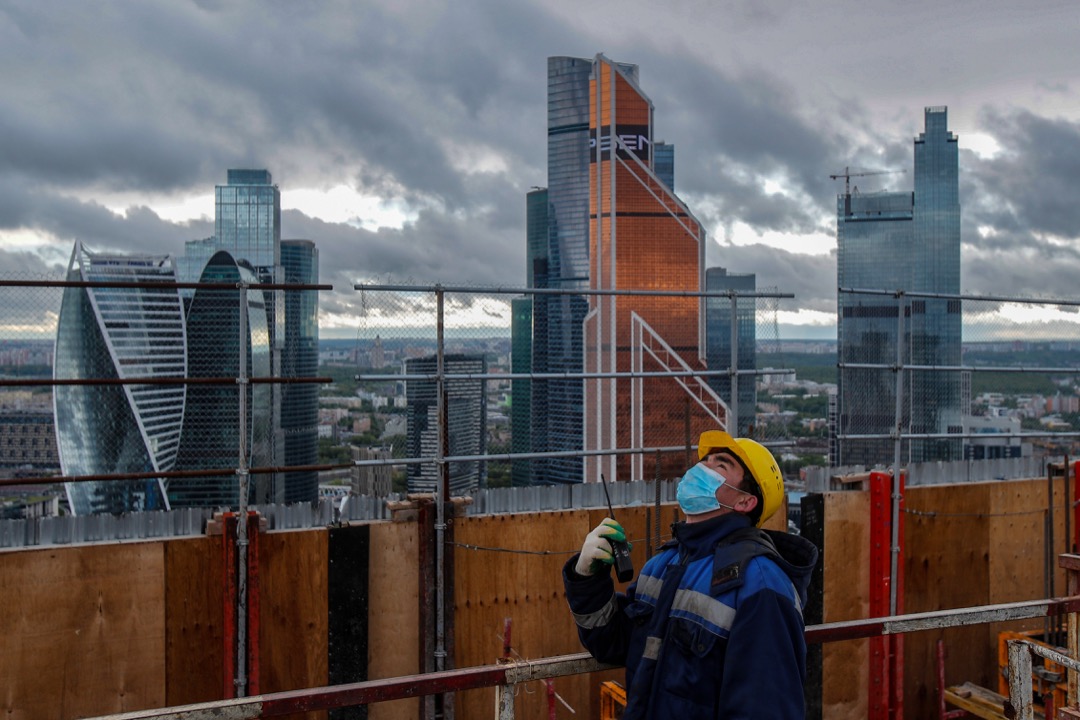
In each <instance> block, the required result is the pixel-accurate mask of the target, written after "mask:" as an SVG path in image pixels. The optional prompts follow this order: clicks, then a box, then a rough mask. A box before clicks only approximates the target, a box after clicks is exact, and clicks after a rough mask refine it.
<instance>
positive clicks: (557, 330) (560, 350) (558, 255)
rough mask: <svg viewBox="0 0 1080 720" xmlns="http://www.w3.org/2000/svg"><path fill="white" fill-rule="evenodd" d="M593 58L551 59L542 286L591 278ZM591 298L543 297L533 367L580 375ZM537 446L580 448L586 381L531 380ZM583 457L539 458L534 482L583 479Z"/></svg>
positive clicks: (536, 317) (579, 284) (536, 312)
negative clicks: (590, 164) (588, 301)
mask: <svg viewBox="0 0 1080 720" xmlns="http://www.w3.org/2000/svg"><path fill="white" fill-rule="evenodd" d="M591 73H592V61H591V60H586V59H583V58H573V57H551V58H548V130H547V138H548V187H547V192H546V196H547V210H546V213H544V218H543V222H544V224H545V225H546V228H547V248H546V252H545V253H544V254H543V255H541V254H540V253H537V257H538V258H540V259H541V262H542V265H543V270H545V271H546V272H538V271H537V270H540V269H541V268H540V267H539V266H535V265H534V271H533V272H534V282H535V287H538V288H562V289H576V288H585V287H588V283H589V174H588V168H589V75H590V74H591ZM587 310H588V304H587V303H586V301H585V298H584V297H583V296H580V295H538V296H535V300H534V309H533V363H532V366H533V372H537V373H544V372H548V373H556V372H563V373H571V374H573V373H580V372H581V371H582V358H583V346H582V338H581V323H582V321H583V320H584V319H585V313H586V312H587ZM532 397H533V412H532V420H533V426H532V444H533V450H535V451H538V452H554V451H566V450H580V449H581V447H582V445H581V442H582V384H581V380H540V381H536V382H534V384H533V392H532ZM581 473H582V464H581V459H580V458H551V459H545V460H538V461H534V462H533V481H534V482H543V483H576V482H581Z"/></svg>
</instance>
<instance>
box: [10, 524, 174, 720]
mask: <svg viewBox="0 0 1080 720" xmlns="http://www.w3.org/2000/svg"><path fill="white" fill-rule="evenodd" d="M164 578H165V573H164V550H163V544H162V543H159V542H158V543H130V544H111V545H86V546H79V547H66V548H49V549H43V550H29V551H11V552H4V553H0V608H2V612H3V618H4V624H3V631H2V632H0V703H2V712H3V714H4V716H5V717H6V718H10V719H11V720H37V719H38V718H72V717H77V716H81V715H104V714H107V713H119V712H125V711H129V710H141V709H145V708H153V707H161V706H162V705H164V704H165V612H164V607H165V606H164V590H165V588H164Z"/></svg>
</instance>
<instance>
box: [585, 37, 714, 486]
mask: <svg viewBox="0 0 1080 720" xmlns="http://www.w3.org/2000/svg"><path fill="white" fill-rule="evenodd" d="M624 67H625V66H622V65H620V64H618V63H614V62H612V61H611V60H609V59H607V58H606V57H604V56H603V55H597V56H596V58H595V60H594V62H593V71H592V77H591V78H590V81H589V90H590V98H589V132H590V158H589V160H590V163H589V287H590V289H592V290H620V291H631V292H635V293H639V294H633V295H603V294H597V295H590V296H589V311H588V315H587V316H586V318H585V324H584V368H585V372H586V373H603V374H611V373H627V372H631V371H634V372H644V373H663V372H674V373H685V372H688V371H691V370H703V369H705V302H704V298H701V297H696V296H688V297H672V296H658V295H650V294H649V293H650V292H657V291H678V292H691V293H696V292H701V291H703V290H704V288H705V230H704V228H703V227H702V226H701V223H700V222H698V220H697V219H696V218H695V217H694V216H693V214H692V213H691V212H690V210H689V209H688V208H687V207H686V205H684V204H683V203H682V201H680V200H679V199H678V198H677V197H676V196H675V194H674V193H673V192H672V190H671V189H670V187H669V186H668V184H666V183H665V182H663V181H661V179H660V178H659V177H658V176H657V174H656V172H655V171H654V169H653V160H654V155H653V134H652V125H653V105H652V102H651V101H650V100H649V98H648V97H647V96H646V95H645V94H644V93H643V92H642V91H641V89H640V87H638V84H637V82H636V78H635V77H634V76H632V75H630V74H628V73H626V72H625V71H624ZM727 414H728V411H727V407H726V405H725V404H724V403H723V401H722V400H721V399H720V398H719V396H717V395H716V393H715V392H714V391H713V390H712V389H711V388H710V387H709V385H708V383H707V382H706V381H705V379H704V378H701V379H698V378H692V377H689V376H685V375H684V376H680V377H656V376H650V377H635V378H626V377H604V378H599V379H587V380H586V381H585V392H584V435H585V437H584V442H585V449H586V451H596V450H604V449H610V448H623V449H625V448H665V447H667V448H672V447H679V448H687V449H688V450H689V447H690V446H691V445H693V444H694V443H696V442H697V437H698V434H699V433H700V432H701V431H703V430H706V429H710V428H724V427H726V425H727ZM658 457H660V458H661V460H660V462H661V467H660V472H661V475H662V477H665V478H671V477H676V476H678V475H681V474H682V473H683V472H684V471H685V469H686V467H687V465H688V464H689V463H691V462H694V461H696V460H697V455H696V453H693V454H691V453H690V452H686V453H672V452H665V453H661V454H659V455H658ZM653 458H654V455H653V454H652V453H649V454H647V455H645V456H642V455H629V456H628V455H622V456H614V455H612V456H603V455H600V456H591V457H589V458H588V459H587V461H586V465H585V480H586V481H595V480H598V479H599V474H600V473H601V472H602V473H604V474H605V477H606V478H607V479H608V480H613V479H622V480H629V479H642V478H651V477H653V474H654V472H655V461H654V460H653Z"/></svg>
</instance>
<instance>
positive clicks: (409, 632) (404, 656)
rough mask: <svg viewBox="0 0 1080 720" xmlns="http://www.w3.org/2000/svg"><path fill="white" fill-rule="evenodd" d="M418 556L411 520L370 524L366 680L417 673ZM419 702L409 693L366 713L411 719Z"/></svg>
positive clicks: (377, 718) (388, 719)
mask: <svg viewBox="0 0 1080 720" xmlns="http://www.w3.org/2000/svg"><path fill="white" fill-rule="evenodd" d="M455 522H457V520H455ZM417 558H418V548H417V534H416V523H415V522H387V523H374V524H372V525H371V558H370V566H369V573H370V575H369V576H370V585H369V589H368V621H369V623H370V626H369V629H368V648H369V656H368V679H370V680H380V679H383V678H392V677H400V676H402V675H415V674H416V673H417V672H418V667H419V662H420V661H419V657H418V649H419V643H420V636H419V631H420V613H419V607H420V606H419V574H418V572H417V563H418V559H417ZM419 702H420V701H419V700H417V699H415V698H410V699H407V700H395V701H393V702H383V703H376V704H374V705H371V706H369V707H368V718H370V720H411V719H412V718H416V717H419V714H420V705H419ZM490 709H491V708H488V710H490ZM487 716H489V714H488V713H485V715H483V716H480V717H487ZM460 717H467V716H465V715H462V716H460Z"/></svg>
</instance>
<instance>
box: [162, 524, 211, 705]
mask: <svg viewBox="0 0 1080 720" xmlns="http://www.w3.org/2000/svg"><path fill="white" fill-rule="evenodd" d="M161 545H162V546H163V547H164V549H165V618H166V627H165V694H166V704H167V705H170V706H172V705H187V704H190V703H197V702H207V701H211V700H220V699H221V698H222V687H223V684H224V677H223V676H224V669H225V657H224V654H225V646H224V634H223V621H224V617H223V613H224V605H223V602H222V598H223V593H224V566H223V559H222V550H221V537H220V536H218V537H194V538H183V539H178V540H170V541H168V542H163V543H161Z"/></svg>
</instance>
